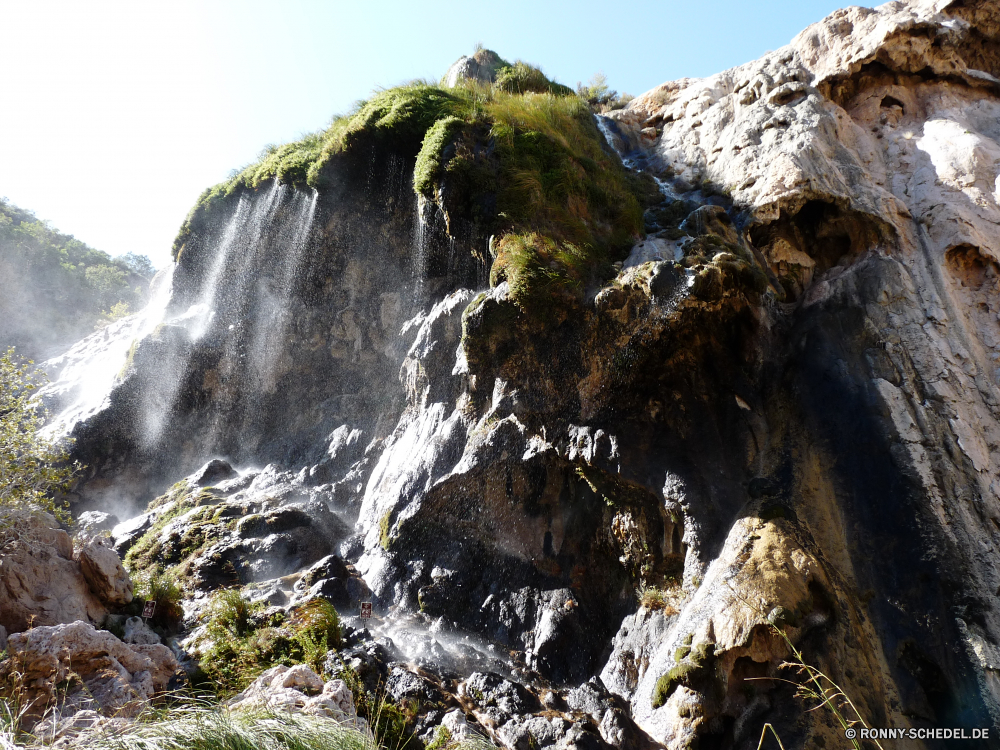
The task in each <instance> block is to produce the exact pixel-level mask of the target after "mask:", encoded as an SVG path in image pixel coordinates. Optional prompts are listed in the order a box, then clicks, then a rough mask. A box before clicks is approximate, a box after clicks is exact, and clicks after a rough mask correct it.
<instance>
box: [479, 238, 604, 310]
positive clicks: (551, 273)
mask: <svg viewBox="0 0 1000 750" xmlns="http://www.w3.org/2000/svg"><path fill="white" fill-rule="evenodd" d="M589 261H590V258H589V257H588V253H586V252H585V251H583V250H581V249H580V248H578V247H576V246H575V245H572V244H569V243H566V244H562V245H560V244H559V243H557V242H556V241H555V240H554V239H552V238H551V237H546V236H544V235H541V234H538V233H537V232H530V233H528V234H508V235H507V236H506V237H504V238H503V239H502V240H501V241H500V243H499V245H498V249H497V254H496V260H495V261H494V263H493V268H492V269H491V271H490V284H491V285H492V286H496V285H497V284H499V283H500V282H502V281H504V280H506V281H508V282H509V284H510V293H511V297H512V298H513V299H514V300H516V301H518V302H519V303H520V304H521V305H522V306H528V305H531V304H532V303H535V304H536V305H537V303H538V302H539V301H541V302H546V301H552V300H553V299H554V298H557V297H559V296H566V295H567V294H572V293H573V292H575V291H577V290H579V289H580V288H581V287H582V285H583V282H584V281H585V280H586V278H585V277H584V274H586V273H588V272H589V271H590V269H591V264H590V262H589Z"/></svg>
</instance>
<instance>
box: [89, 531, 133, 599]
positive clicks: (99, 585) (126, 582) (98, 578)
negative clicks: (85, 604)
mask: <svg viewBox="0 0 1000 750" xmlns="http://www.w3.org/2000/svg"><path fill="white" fill-rule="evenodd" d="M79 560H80V570H81V571H82V572H83V577H84V578H86V579H87V583H88V584H89V585H90V590H91V591H93V592H94V593H95V594H96V595H97V598H98V599H100V600H101V601H102V602H104V603H105V604H106V605H108V606H111V607H117V606H121V605H124V604H128V603H129V602H130V601H132V581H131V579H130V578H129V576H128V573H127V572H126V571H125V568H124V567H123V566H122V561H121V558H119V557H118V553H117V552H115V551H114V549H113V548H112V547H111V545H110V543H109V542H106V541H105V540H104V539H103V538H94V539H91V540H90V541H88V542H86V543H85V544H84V545H83V547H81V548H80V552H79Z"/></svg>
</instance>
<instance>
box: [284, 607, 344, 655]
mask: <svg viewBox="0 0 1000 750" xmlns="http://www.w3.org/2000/svg"><path fill="white" fill-rule="evenodd" d="M292 624H293V626H294V627H295V628H296V629H297V630H298V631H300V632H304V633H310V634H312V635H313V636H314V637H315V638H322V639H324V640H325V641H326V642H327V643H328V644H329V646H330V647H331V648H340V646H341V643H342V641H341V632H340V615H338V614H337V610H336V609H335V608H334V606H333V605H332V604H330V602H328V601H327V600H326V599H312V600H311V601H308V602H306V603H305V604H303V605H302V606H301V607H299V609H298V610H297V611H296V613H295V616H294V618H293V619H292Z"/></svg>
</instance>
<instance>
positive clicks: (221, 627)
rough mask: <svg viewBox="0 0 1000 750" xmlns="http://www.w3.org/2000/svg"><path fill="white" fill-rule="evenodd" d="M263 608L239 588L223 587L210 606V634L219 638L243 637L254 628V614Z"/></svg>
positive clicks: (208, 628)
mask: <svg viewBox="0 0 1000 750" xmlns="http://www.w3.org/2000/svg"><path fill="white" fill-rule="evenodd" d="M261 609H263V607H262V605H260V604H254V603H252V602H251V601H250V600H249V599H246V598H245V597H244V596H243V594H242V592H241V591H240V590H239V589H222V590H221V591H217V592H216V593H215V595H214V596H213V597H212V602H211V604H210V605H209V608H208V627H207V630H208V634H209V635H210V636H211V637H212V638H214V639H218V640H225V639H227V638H242V637H244V636H246V635H249V634H250V631H251V630H253V620H252V619H251V618H252V617H253V615H255V614H256V613H257V612H259V611H260V610H261Z"/></svg>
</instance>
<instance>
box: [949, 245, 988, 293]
mask: <svg viewBox="0 0 1000 750" xmlns="http://www.w3.org/2000/svg"><path fill="white" fill-rule="evenodd" d="M944 260H945V265H946V266H947V268H948V272H949V273H950V274H951V277H952V278H953V279H954V280H955V281H956V282H957V283H958V284H959V286H963V287H965V288H967V289H972V290H974V291H980V290H981V289H983V287H984V286H987V287H988V288H990V287H992V288H996V286H997V280H998V278H1000V273H998V269H997V264H996V263H995V262H994V261H993V260H992V259H991V258H988V257H986V256H985V255H983V253H982V251H981V250H980V249H979V248H978V247H976V246H975V245H955V246H954V247H950V248H948V249H947V250H946V251H945V253H944Z"/></svg>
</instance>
